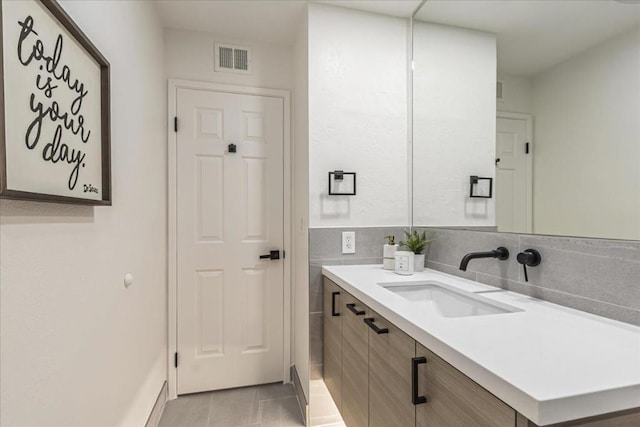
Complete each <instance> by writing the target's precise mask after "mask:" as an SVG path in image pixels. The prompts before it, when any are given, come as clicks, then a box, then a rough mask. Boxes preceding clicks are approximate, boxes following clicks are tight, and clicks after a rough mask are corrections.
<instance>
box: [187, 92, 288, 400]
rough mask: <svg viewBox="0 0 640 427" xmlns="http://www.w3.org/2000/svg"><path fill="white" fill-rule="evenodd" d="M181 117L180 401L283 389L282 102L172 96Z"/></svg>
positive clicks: (221, 96)
mask: <svg viewBox="0 0 640 427" xmlns="http://www.w3.org/2000/svg"><path fill="white" fill-rule="evenodd" d="M177 116H178V132H177V258H178V259H177V266H178V269H177V289H178V290H177V294H178V295H177V308H178V314H177V322H178V324H177V349H178V369H177V391H178V394H185V393H194V392H199V391H205V390H216V389H223V388H230V387H240V386H245V385H251V384H260V383H268V382H275V381H282V380H283V371H284V370H283V354H284V352H283V320H284V319H283V317H284V316H283V273H284V263H283V261H282V257H283V253H282V248H283V137H284V135H283V123H284V122H283V100H282V99H281V98H273V97H268V96H255V95H244V94H233V93H224V92H213V91H206V90H193V89H178V92H177ZM234 151H235V152H234ZM270 251H279V252H278V255H279V256H280V258H281V259H270V258H266V259H265V258H262V259H261V258H260V256H261V255H266V254H270V253H271V252H270ZM275 254H276V253H275V252H274V255H275Z"/></svg>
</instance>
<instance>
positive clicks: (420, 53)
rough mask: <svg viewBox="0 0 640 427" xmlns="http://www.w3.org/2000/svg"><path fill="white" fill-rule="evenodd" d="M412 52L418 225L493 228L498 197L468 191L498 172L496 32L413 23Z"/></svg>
mask: <svg viewBox="0 0 640 427" xmlns="http://www.w3.org/2000/svg"><path fill="white" fill-rule="evenodd" d="M413 49H414V81H413V93H414V100H413V114H414V121H413V141H414V143H413V156H414V162H413V164H414V166H413V176H414V181H413V194H414V198H413V215H414V217H413V223H414V224H415V225H420V226H494V225H495V203H494V199H472V198H469V197H468V195H469V176H471V175H478V176H482V177H493V176H494V173H495V171H494V156H495V137H496V39H495V36H494V35H492V34H488V33H483V32H478V31H472V30H466V29H462V28H454V27H447V26H443V25H435V24H427V23H423V22H415V25H414V44H413Z"/></svg>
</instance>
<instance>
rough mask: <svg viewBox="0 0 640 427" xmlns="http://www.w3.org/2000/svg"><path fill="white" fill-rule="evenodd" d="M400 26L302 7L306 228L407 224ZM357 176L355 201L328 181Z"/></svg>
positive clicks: (403, 31)
mask: <svg viewBox="0 0 640 427" xmlns="http://www.w3.org/2000/svg"><path fill="white" fill-rule="evenodd" d="M407 26H408V22H407V20H405V19H399V18H391V17H387V16H383V15H376V14H372V13H367V12H361V11H355V10H349V9H341V8H337V7H332V6H326V5H321V4H310V5H309V159H310V161H309V217H310V226H311V227H323V226H351V225H353V226H382V225H406V224H408V221H409V220H408V183H407V173H406V169H407V166H408V157H407V75H406V74H407V73H406V67H407V53H406V44H407V31H408V29H407ZM333 170H344V171H345V172H356V173H357V185H358V187H357V195H356V196H328V195H327V194H328V188H327V187H328V185H327V174H328V172H329V171H333Z"/></svg>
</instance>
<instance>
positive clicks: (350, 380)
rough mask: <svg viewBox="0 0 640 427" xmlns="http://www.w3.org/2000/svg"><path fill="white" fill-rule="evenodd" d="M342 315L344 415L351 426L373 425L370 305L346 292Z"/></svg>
mask: <svg viewBox="0 0 640 427" xmlns="http://www.w3.org/2000/svg"><path fill="white" fill-rule="evenodd" d="M340 310H341V313H344V314H341V316H340V317H342V418H343V419H344V422H345V424H346V425H347V426H349V427H367V426H368V425H369V369H368V364H369V357H368V343H367V340H368V336H367V335H368V330H369V327H368V326H367V325H366V324H365V323H364V319H365V318H366V317H367V313H368V312H369V309H368V308H367V307H366V306H365V305H364V304H362V303H361V302H360V301H359V300H358V299H356V298H354V297H353V296H352V295H350V294H347V293H345V295H344V299H343V300H342V303H341V306H340Z"/></svg>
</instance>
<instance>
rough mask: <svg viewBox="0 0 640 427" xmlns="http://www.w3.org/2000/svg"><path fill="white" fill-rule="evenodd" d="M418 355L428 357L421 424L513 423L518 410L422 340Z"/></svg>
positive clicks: (479, 426) (498, 426)
mask: <svg viewBox="0 0 640 427" xmlns="http://www.w3.org/2000/svg"><path fill="white" fill-rule="evenodd" d="M416 355H417V356H424V357H426V359H427V362H426V363H425V364H422V365H420V368H419V375H418V378H419V393H420V395H422V396H425V397H426V398H427V402H426V403H425V404H421V405H417V406H416V426H418V427H435V426H438V427H449V426H450V427H458V426H465V427H513V426H514V425H516V412H515V410H513V409H512V408H511V407H509V406H507V405H506V404H505V403H504V402H502V401H501V400H500V399H498V398H497V397H495V396H494V395H493V394H491V393H489V392H488V391H487V390H485V389H484V388H482V387H481V386H479V385H478V384H477V383H475V382H474V381H473V380H471V379H470V378H469V377H467V376H466V375H464V374H463V373H462V372H460V371H458V370H457V369H455V368H454V367H453V366H451V365H449V364H448V363H447V362H445V361H444V360H442V359H441V358H440V357H438V356H436V355H435V353H433V352H431V351H429V350H427V349H426V348H425V347H423V346H422V345H420V344H417V345H416Z"/></svg>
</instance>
